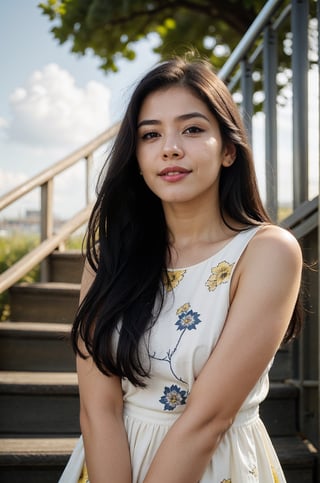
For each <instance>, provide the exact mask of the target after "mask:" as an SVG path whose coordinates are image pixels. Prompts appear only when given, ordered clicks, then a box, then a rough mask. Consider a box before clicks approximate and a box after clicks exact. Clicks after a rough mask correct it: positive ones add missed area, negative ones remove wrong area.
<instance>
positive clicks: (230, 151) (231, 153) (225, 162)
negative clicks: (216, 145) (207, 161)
mask: <svg viewBox="0 0 320 483" xmlns="http://www.w3.org/2000/svg"><path fill="white" fill-rule="evenodd" d="M236 155H237V149H236V147H235V145H234V144H233V143H229V144H227V145H226V146H224V148H223V152H222V166H224V167H225V168H228V167H229V166H231V165H232V164H233V163H234V161H235V159H236Z"/></svg>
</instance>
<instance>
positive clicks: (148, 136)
mask: <svg viewBox="0 0 320 483" xmlns="http://www.w3.org/2000/svg"><path fill="white" fill-rule="evenodd" d="M158 136H159V134H158V133H157V132H155V131H151V132H147V133H145V134H143V135H142V137H141V138H142V139H143V140H146V141H147V140H148V139H152V138H156V137H158Z"/></svg>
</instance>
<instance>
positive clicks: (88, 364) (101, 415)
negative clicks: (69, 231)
mask: <svg viewBox="0 0 320 483" xmlns="http://www.w3.org/2000/svg"><path fill="white" fill-rule="evenodd" d="M93 279H94V274H93V272H92V271H91V270H90V268H88V265H86V266H85V268H84V273H83V277H82V284H81V294H80V300H82V298H83V297H84V296H85V294H86V292H87V291H88V289H89V287H90V285H91V283H92V281H93ZM80 349H82V350H83V351H84V353H87V352H86V350H85V348H84V344H83V343H80ZM77 373H78V381H79V393H80V426H81V432H82V436H83V441H84V449H85V459H86V465H87V469H88V475H89V479H90V483H130V482H131V463H130V453H129V446H128V439H127V434H126V430H125V427H124V424H123V416H122V409H123V400H122V388H121V382H120V379H119V378H118V377H116V376H111V377H108V376H105V375H104V374H102V373H101V372H100V371H99V369H98V368H97V367H96V365H95V364H94V362H93V360H92V358H91V357H89V358H87V359H82V358H81V357H79V356H77Z"/></svg>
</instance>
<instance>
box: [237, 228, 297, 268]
mask: <svg viewBox="0 0 320 483" xmlns="http://www.w3.org/2000/svg"><path fill="white" fill-rule="evenodd" d="M247 252H248V255H249V256H253V257H255V256H259V257H260V256H270V257H271V258H273V259H274V258H277V259H278V258H283V259H284V260H283V261H284V263H285V262H289V263H290V262H294V261H296V262H297V263H301V262H302V253H301V248H300V245H299V242H298V241H297V239H296V238H295V237H294V236H293V235H292V233H290V232H289V231H288V230H285V229H284V228H281V227H279V226H276V225H265V226H263V227H261V228H260V230H259V231H258V232H257V233H256V235H255V236H254V237H253V239H252V240H251V242H250V243H249V245H248V250H247Z"/></svg>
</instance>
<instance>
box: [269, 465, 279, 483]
mask: <svg viewBox="0 0 320 483" xmlns="http://www.w3.org/2000/svg"><path fill="white" fill-rule="evenodd" d="M271 471H272V476H273V481H274V483H279V478H278V475H277V473H276V470H275V469H274V467H273V466H271Z"/></svg>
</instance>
